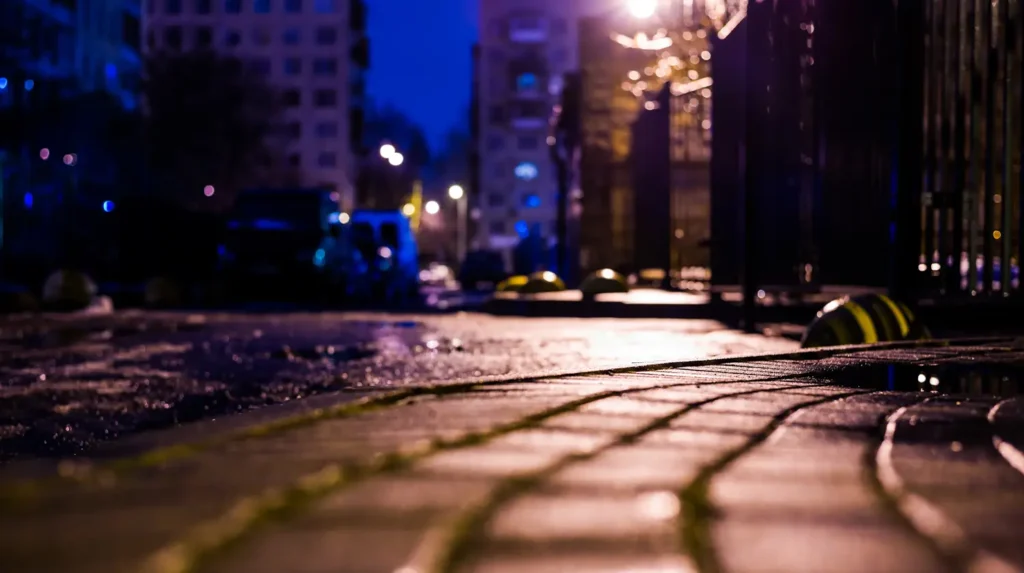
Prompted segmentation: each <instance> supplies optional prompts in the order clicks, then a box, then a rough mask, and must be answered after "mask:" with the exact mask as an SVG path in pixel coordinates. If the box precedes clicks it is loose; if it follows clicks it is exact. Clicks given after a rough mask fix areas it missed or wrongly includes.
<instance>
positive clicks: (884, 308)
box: [800, 294, 931, 348]
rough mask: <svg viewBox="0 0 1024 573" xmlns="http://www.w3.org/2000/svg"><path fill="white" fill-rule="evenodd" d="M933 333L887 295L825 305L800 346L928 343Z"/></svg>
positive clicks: (846, 299) (849, 298) (908, 310)
mask: <svg viewBox="0 0 1024 573" xmlns="http://www.w3.org/2000/svg"><path fill="white" fill-rule="evenodd" d="M928 338H931V333H929V332H928V329H927V328H926V327H925V326H924V325H923V324H921V323H920V322H919V321H918V320H917V317H916V316H915V315H914V313H913V312H912V311H911V310H910V309H909V308H908V307H907V305H905V304H903V303H901V302H896V301H894V300H892V299H891V298H889V297H888V296H886V295H884V294H869V295H863V296H857V297H853V298H851V297H848V296H846V297H842V298H838V299H836V300H833V301H832V302H830V303H828V304H827V305H825V307H824V308H823V309H822V310H821V311H819V312H818V316H817V318H815V319H814V321H813V322H811V325H810V326H808V327H807V330H806V331H805V332H804V336H803V339H802V340H801V341H800V346H801V347H803V348H818V347H822V346H840V345H846V344H872V343H875V342H895V341H900V340H925V339H928Z"/></svg>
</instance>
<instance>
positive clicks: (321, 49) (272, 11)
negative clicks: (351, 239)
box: [143, 0, 369, 209]
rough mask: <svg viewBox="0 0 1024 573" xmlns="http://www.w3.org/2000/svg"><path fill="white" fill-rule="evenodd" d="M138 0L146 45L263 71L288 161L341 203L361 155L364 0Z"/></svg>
mask: <svg viewBox="0 0 1024 573" xmlns="http://www.w3.org/2000/svg"><path fill="white" fill-rule="evenodd" d="M146 1H147V7H146V12H145V15H144V17H143V30H144V37H145V48H144V49H145V51H147V52H156V51H169V52H174V51H189V50H214V51H217V52H220V53H223V54H225V55H231V56H236V57H238V58H240V59H242V60H244V61H246V62H247V64H248V65H249V66H250V69H251V70H253V71H255V72H258V73H260V74H263V75H264V76H266V78H267V81H268V82H269V83H270V84H271V85H272V86H274V87H276V88H278V89H280V90H281V92H282V94H283V97H284V100H285V105H286V106H287V110H286V111H285V119H286V121H287V134H288V139H289V141H288V142H287V161H288V164H289V165H288V167H289V168H291V169H295V170H297V171H298V172H299V173H300V174H301V179H302V184H304V185H310V186H318V187H323V186H327V187H330V188H333V189H336V190H338V191H339V193H340V195H341V202H342V206H343V207H344V208H346V209H350V208H351V207H352V205H353V203H354V200H355V197H354V194H355V184H356V176H355V173H356V169H357V168H356V165H357V157H358V156H359V155H361V154H363V153H364V149H363V148H362V145H361V143H360V142H361V141H362V133H361V130H362V124H363V118H364V104H365V78H364V76H365V72H366V70H367V68H368V67H369V40H368V38H367V37H366V18H367V7H366V2H365V0H273V1H272V0H245V1H243V0H146ZM183 89H187V86H183Z"/></svg>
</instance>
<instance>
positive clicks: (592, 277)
mask: <svg viewBox="0 0 1024 573" xmlns="http://www.w3.org/2000/svg"><path fill="white" fill-rule="evenodd" d="M580 291H581V292H582V293H583V296H584V297H588V298H589V297H593V296H595V295H599V294H606V293H622V292H629V283H628V282H627V281H626V277H624V276H622V275H621V274H619V273H617V272H615V271H614V270H612V269H601V270H599V271H594V272H592V273H590V274H589V275H587V277H586V278H585V279H583V282H582V283H580Z"/></svg>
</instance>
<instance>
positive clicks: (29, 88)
mask: <svg viewBox="0 0 1024 573" xmlns="http://www.w3.org/2000/svg"><path fill="white" fill-rule="evenodd" d="M34 87H36V82H35V81H34V80H25V91H27V92H30V91H32V88H34Z"/></svg>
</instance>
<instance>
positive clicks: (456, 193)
mask: <svg viewBox="0 0 1024 573" xmlns="http://www.w3.org/2000/svg"><path fill="white" fill-rule="evenodd" d="M465 193H466V192H465V191H464V190H463V189H462V186H461V185H452V186H451V187H449V188H448V196H449V197H451V198H452V199H455V200H456V201H458V200H459V199H462V196H463V195H465Z"/></svg>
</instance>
